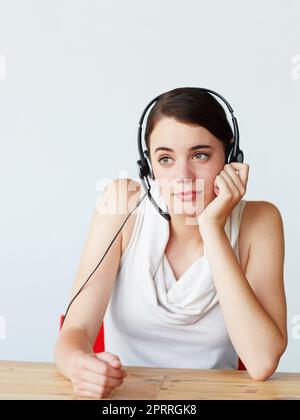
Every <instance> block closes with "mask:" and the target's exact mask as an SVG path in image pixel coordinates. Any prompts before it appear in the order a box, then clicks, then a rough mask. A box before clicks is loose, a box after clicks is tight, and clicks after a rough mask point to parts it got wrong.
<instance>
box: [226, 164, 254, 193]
mask: <svg viewBox="0 0 300 420" xmlns="http://www.w3.org/2000/svg"><path fill="white" fill-rule="evenodd" d="M230 165H231V166H232V167H233V168H234V169H236V170H237V171H239V177H240V179H241V181H242V183H243V185H244V186H245V187H246V185H247V182H248V175H249V165H248V163H239V162H231V163H230Z"/></svg>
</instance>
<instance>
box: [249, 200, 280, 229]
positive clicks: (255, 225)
mask: <svg viewBox="0 0 300 420" xmlns="http://www.w3.org/2000/svg"><path fill="white" fill-rule="evenodd" d="M282 225H283V221H282V216H281V213H280V210H279V208H278V207H277V206H276V205H275V204H274V203H271V202H270V201H246V203H245V207H244V210H243V214H242V218H241V228H243V229H244V230H247V232H248V235H250V236H251V235H255V234H257V233H258V232H259V231H260V229H262V228H263V229H264V230H265V229H266V228H267V227H268V226H269V227H270V226H272V227H274V228H282Z"/></svg>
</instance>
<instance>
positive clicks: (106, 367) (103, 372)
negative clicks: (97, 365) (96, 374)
mask: <svg viewBox="0 0 300 420" xmlns="http://www.w3.org/2000/svg"><path fill="white" fill-rule="evenodd" d="M108 372H109V367H108V365H107V364H106V363H103V365H102V375H104V376H107V375H108Z"/></svg>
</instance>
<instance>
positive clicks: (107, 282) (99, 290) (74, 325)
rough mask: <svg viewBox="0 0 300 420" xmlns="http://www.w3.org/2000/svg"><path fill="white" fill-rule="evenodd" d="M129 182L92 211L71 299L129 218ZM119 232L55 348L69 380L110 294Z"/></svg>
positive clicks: (111, 189)
mask: <svg viewBox="0 0 300 420" xmlns="http://www.w3.org/2000/svg"><path fill="white" fill-rule="evenodd" d="M128 185H129V183H128V180H126V179H121V180H119V179H116V180H114V181H112V183H110V184H109V186H108V187H107V189H106V190H105V192H103V193H102V195H101V196H100V199H99V200H98V202H97V208H96V209H95V211H94V214H93V217H92V220H91V223H90V227H89V231H88V234H87V238H86V241H85V245H84V249H83V253H82V256H81V260H80V264H79V268H78V271H77V274H76V278H75V281H74V285H73V289H72V293H71V297H70V299H71V298H72V297H73V296H75V294H76V293H77V291H78V290H79V289H80V287H81V286H82V284H83V283H84V282H85V281H86V279H87V278H88V276H89V275H90V274H91V273H92V271H93V270H94V269H95V267H96V266H97V264H98V263H99V261H100V259H101V258H102V256H103V255H104V253H105V251H106V249H107V248H108V246H109V244H110V243H111V241H112V239H113V238H114V236H115V234H116V233H117V232H118V230H119V228H120V227H121V225H122V224H123V222H124V220H125V218H126V217H127V215H128V211H127V210H128V209H127V207H128V206H127V203H128V199H129V198H132V197H131V196H132V195H133V192H132V191H131V192H129V191H128ZM121 241H122V231H121V232H120V233H119V235H118V236H117V237H116V239H115V241H114V243H113V244H112V246H111V247H110V249H109V251H108V252H107V254H106V256H105V257H104V259H103V261H102V263H101V264H100V265H99V267H98V268H97V270H96V271H95V273H94V274H93V275H92V277H91V278H90V279H89V281H88V283H87V284H86V286H85V287H84V288H83V290H82V291H81V292H80V293H79V295H78V296H77V297H76V299H75V300H74V302H73V303H72V305H71V307H70V309H69V312H68V314H67V316H66V318H65V321H64V324H63V326H62V329H61V331H60V334H59V337H58V339H57V342H56V346H55V361H56V365H57V368H58V370H59V371H60V372H61V373H62V374H64V375H65V376H67V377H69V378H70V375H71V372H72V369H73V366H74V363H73V362H74V360H75V359H76V358H77V357H78V356H80V355H84V354H87V353H92V351H93V350H92V348H93V343H94V341H95V339H96V336H97V334H98V332H99V329H100V326H101V324H102V321H103V318H104V315H105V311H106V309H107V306H108V302H109V299H110V296H111V293H112V289H113V285H114V281H115V278H116V274H117V271H118V268H119V263H120V258H121Z"/></svg>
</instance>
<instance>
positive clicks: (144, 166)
mask: <svg viewBox="0 0 300 420" xmlns="http://www.w3.org/2000/svg"><path fill="white" fill-rule="evenodd" d="M193 89H197V90H199V91H201V92H206V93H212V94H213V95H216V96H217V97H218V98H220V99H221V100H222V101H223V102H224V103H225V105H226V107H227V108H228V110H229V112H230V114H231V119H232V125H233V140H234V141H233V142H232V143H230V144H229V145H228V149H227V153H226V163H231V162H240V163H243V161H244V153H243V152H242V150H241V149H240V146H239V143H240V141H239V140H240V135H239V127H238V123H237V120H236V118H235V116H234V112H233V109H232V107H231V105H230V104H229V102H228V101H227V100H226V99H225V98H224V97H223V96H222V95H220V94H219V93H217V92H215V91H213V90H211V89H205V88H193ZM165 93H168V92H164V93H162V94H161V95H158V96H156V98H154V99H152V101H150V102H149V103H148V105H147V106H146V108H145V109H144V111H143V112H142V115H141V117H140V120H139V127H138V135H137V143H138V151H139V155H140V159H139V160H138V161H137V168H138V175H139V178H140V180H141V183H142V185H143V187H144V189H145V191H146V193H147V195H148V197H149V199H150V201H151V203H152V204H153V205H154V207H155V208H156V210H157V211H158V212H159V213H160V214H161V215H162V216H163V217H164V218H165V219H166V220H167V221H170V220H171V216H170V214H169V213H168V212H165V211H163V210H162V209H161V208H160V207H159V206H158V204H157V203H156V201H155V200H154V199H153V197H152V195H151V192H150V190H151V185H150V183H149V178H151V179H155V177H154V174H153V169H152V166H151V163H150V158H149V156H150V154H149V150H148V149H147V147H146V149H145V150H143V146H142V129H143V121H144V118H145V115H146V113H147V111H148V109H149V108H150V107H151V105H152V104H154V103H156V102H157V101H159V99H160V98H161V97H162V96H163V95H164V94H165ZM146 184H147V185H146Z"/></svg>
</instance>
